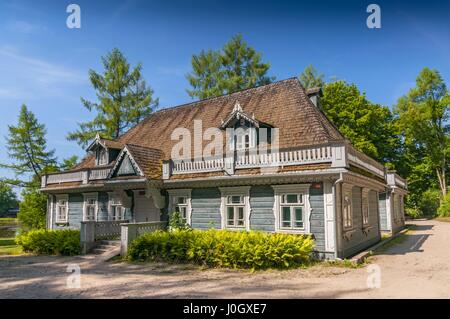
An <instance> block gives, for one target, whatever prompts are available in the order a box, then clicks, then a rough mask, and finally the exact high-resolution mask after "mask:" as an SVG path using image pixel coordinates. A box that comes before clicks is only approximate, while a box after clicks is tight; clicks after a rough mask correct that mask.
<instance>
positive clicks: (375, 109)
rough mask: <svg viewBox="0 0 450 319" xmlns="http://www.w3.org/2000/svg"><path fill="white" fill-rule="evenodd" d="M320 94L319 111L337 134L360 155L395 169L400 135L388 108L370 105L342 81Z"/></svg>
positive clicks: (359, 93) (326, 88)
mask: <svg viewBox="0 0 450 319" xmlns="http://www.w3.org/2000/svg"><path fill="white" fill-rule="evenodd" d="M323 94H324V95H323V98H322V100H321V104H322V108H323V110H324V112H325V114H326V115H327V116H328V118H329V119H330V120H331V121H332V122H333V123H334V124H335V125H336V126H337V128H338V129H339V130H340V132H341V133H342V134H344V135H345V136H346V137H347V138H349V139H350V140H351V142H352V144H353V145H354V146H355V147H356V148H357V149H358V150H360V151H361V152H363V153H365V154H367V155H369V156H371V157H373V158H375V159H377V160H379V161H380V162H381V163H384V164H385V163H391V164H394V165H392V166H395V163H397V162H398V151H399V150H398V146H399V145H400V136H399V134H398V129H397V126H396V121H395V120H394V118H393V115H392V113H391V112H390V110H389V108H388V107H385V106H381V105H379V104H373V103H371V102H370V101H368V100H367V98H366V96H365V94H361V92H360V91H359V90H358V88H357V87H356V85H354V84H347V83H346V82H344V81H337V82H333V83H328V84H326V85H325V87H324V90H323Z"/></svg>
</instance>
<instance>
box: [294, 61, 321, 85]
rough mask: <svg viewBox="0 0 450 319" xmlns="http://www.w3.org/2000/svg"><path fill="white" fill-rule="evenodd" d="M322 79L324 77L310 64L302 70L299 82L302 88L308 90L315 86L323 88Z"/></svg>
mask: <svg viewBox="0 0 450 319" xmlns="http://www.w3.org/2000/svg"><path fill="white" fill-rule="evenodd" d="M323 77H324V75H323V74H322V73H319V72H318V71H317V70H316V69H315V68H314V66H312V65H311V64H310V65H308V66H307V67H306V68H305V69H304V70H303V72H302V74H300V76H299V80H300V83H301V84H302V85H303V87H304V88H306V89H308V88H313V87H317V86H319V87H323V85H324V82H323Z"/></svg>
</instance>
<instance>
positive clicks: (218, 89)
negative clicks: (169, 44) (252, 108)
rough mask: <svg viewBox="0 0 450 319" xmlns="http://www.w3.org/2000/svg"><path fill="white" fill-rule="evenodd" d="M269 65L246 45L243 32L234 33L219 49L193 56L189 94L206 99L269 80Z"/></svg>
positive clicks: (262, 83) (270, 80)
mask: <svg viewBox="0 0 450 319" xmlns="http://www.w3.org/2000/svg"><path fill="white" fill-rule="evenodd" d="M269 67H270V65H269V64H268V63H264V62H262V61H261V54H260V53H258V52H257V51H256V50H255V49H254V48H252V47H249V46H248V44H247V43H246V42H245V41H244V40H243V39H242V35H240V34H238V35H235V36H234V37H233V38H232V39H231V40H230V41H229V42H228V43H226V44H225V45H224V46H223V48H222V49H221V50H219V51H212V50H209V51H206V52H205V51H202V52H200V54H199V55H193V56H192V72H191V73H189V74H188V75H187V79H188V81H189V83H190V84H191V86H192V90H187V92H188V94H189V95H190V96H191V97H192V98H199V99H205V98H210V97H215V96H219V95H223V94H230V93H233V92H236V91H240V90H244V89H248V88H252V87H256V86H260V85H264V84H269V83H271V82H272V81H273V80H274V79H275V78H274V77H269V76H267V72H268V70H269Z"/></svg>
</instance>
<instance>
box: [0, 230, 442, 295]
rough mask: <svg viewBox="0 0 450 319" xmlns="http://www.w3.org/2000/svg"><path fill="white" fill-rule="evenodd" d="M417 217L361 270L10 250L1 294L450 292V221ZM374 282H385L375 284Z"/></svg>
mask: <svg viewBox="0 0 450 319" xmlns="http://www.w3.org/2000/svg"><path fill="white" fill-rule="evenodd" d="M414 224H415V225H416V226H415V229H414V230H413V231H410V232H409V233H408V235H406V238H405V240H403V241H402V242H400V243H397V244H395V245H393V246H392V247H390V248H388V249H387V250H385V251H383V252H381V253H380V254H379V255H377V256H375V257H372V258H371V263H370V264H369V266H366V267H363V268H358V269H349V268H341V267H330V266H324V265H317V266H314V267H311V268H308V269H297V270H289V271H260V272H255V273H249V272H245V271H233V270H217V269H212V270H211V269H210V270H202V269H199V268H198V267H195V266H183V265H167V264H154V263H146V264H129V263H122V262H120V263H117V262H116V263H114V262H106V263H105V262H98V261H96V260H95V259H94V258H93V257H90V256H89V257H67V258H66V257H36V256H16V257H6V256H5V257H0V298H305V297H309V298H450V223H444V222H438V221H415V222H414ZM68 265H78V266H79V267H80V270H81V277H80V278H81V279H80V284H81V287H80V288H70V287H68V286H67V282H68V279H69V283H74V282H73V281H71V280H70V278H72V277H69V275H70V273H68V272H67V266H68ZM378 270H379V272H378ZM378 274H379V275H380V276H379V277H378ZM374 276H375V277H374ZM378 279H379V280H378ZM368 281H369V284H370V286H372V287H373V286H375V287H377V286H378V285H377V283H379V284H380V287H379V288H369V287H368V284H367V282H368Z"/></svg>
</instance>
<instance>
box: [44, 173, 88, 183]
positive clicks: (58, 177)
mask: <svg viewBox="0 0 450 319" xmlns="http://www.w3.org/2000/svg"><path fill="white" fill-rule="evenodd" d="M81 180H82V172H81V171H80V172H70V173H61V174H51V175H47V184H58V183H67V182H79V181H81Z"/></svg>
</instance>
